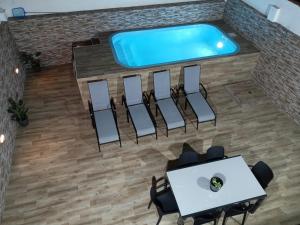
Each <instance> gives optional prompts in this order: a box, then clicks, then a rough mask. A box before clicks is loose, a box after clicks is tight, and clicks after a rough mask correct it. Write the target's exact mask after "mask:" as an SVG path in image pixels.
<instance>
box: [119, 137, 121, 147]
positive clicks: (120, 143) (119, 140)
mask: <svg viewBox="0 0 300 225" xmlns="http://www.w3.org/2000/svg"><path fill="white" fill-rule="evenodd" d="M119 141H120V148H121V147H122V142H121V139H120V140H119Z"/></svg>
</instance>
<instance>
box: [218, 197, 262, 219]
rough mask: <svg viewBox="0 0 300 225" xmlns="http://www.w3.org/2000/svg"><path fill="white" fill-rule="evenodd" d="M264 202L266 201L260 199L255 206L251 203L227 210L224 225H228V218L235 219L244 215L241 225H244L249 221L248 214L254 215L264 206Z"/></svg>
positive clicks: (237, 205)
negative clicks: (234, 217)
mask: <svg viewBox="0 0 300 225" xmlns="http://www.w3.org/2000/svg"><path fill="white" fill-rule="evenodd" d="M263 200H264V199H259V200H257V201H256V202H255V203H253V204H251V203H250V202H248V203H241V204H236V205H234V206H232V207H230V208H227V209H225V214H224V218H223V223H222V225H225V224H226V221H227V219H228V217H233V216H238V215H243V220H242V223H241V225H244V224H245V222H246V219H247V215H248V212H249V213H251V214H254V213H255V212H256V210H257V209H258V208H259V206H260V205H261V204H262V202H263Z"/></svg>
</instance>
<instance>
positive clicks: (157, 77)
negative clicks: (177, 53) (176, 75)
mask: <svg viewBox="0 0 300 225" xmlns="http://www.w3.org/2000/svg"><path fill="white" fill-rule="evenodd" d="M153 80H154V95H155V98H156V99H157V100H159V99H164V98H170V97H171V91H170V88H171V81H170V72H169V71H168V70H166V71H160V72H154V73H153Z"/></svg>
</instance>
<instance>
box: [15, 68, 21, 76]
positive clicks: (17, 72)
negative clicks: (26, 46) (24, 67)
mask: <svg viewBox="0 0 300 225" xmlns="http://www.w3.org/2000/svg"><path fill="white" fill-rule="evenodd" d="M15 73H16V74H17V75H18V74H19V73H20V69H19V68H18V67H16V68H15Z"/></svg>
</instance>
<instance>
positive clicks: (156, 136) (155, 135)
mask: <svg viewBox="0 0 300 225" xmlns="http://www.w3.org/2000/svg"><path fill="white" fill-rule="evenodd" d="M155 136H156V140H157V130H155Z"/></svg>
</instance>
